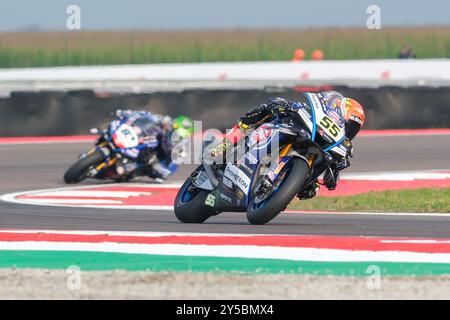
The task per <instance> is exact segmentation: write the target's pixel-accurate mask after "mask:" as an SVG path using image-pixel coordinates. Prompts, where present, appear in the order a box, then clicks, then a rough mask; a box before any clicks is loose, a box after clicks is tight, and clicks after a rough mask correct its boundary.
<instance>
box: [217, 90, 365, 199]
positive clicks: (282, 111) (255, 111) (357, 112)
mask: <svg viewBox="0 0 450 320" xmlns="http://www.w3.org/2000/svg"><path fill="white" fill-rule="evenodd" d="M306 94H307V93H304V94H303V95H302V96H301V97H300V101H288V100H286V99H283V98H275V99H271V100H269V101H268V102H267V103H263V104H260V105H257V106H255V107H253V108H252V109H251V110H250V111H248V112H247V113H246V114H245V115H244V116H243V117H241V118H239V122H238V124H237V125H236V126H234V127H233V129H232V130H231V131H230V132H229V133H228V134H227V135H226V137H225V139H224V140H223V141H222V143H221V144H219V145H218V146H216V147H215V148H213V149H212V151H211V155H212V156H213V157H216V156H218V155H220V154H224V153H225V152H226V151H227V150H229V149H230V148H231V147H232V146H233V145H235V144H236V143H237V142H238V141H240V140H241V139H242V138H243V137H244V136H245V132H246V130H247V129H250V128H252V129H254V128H257V127H258V126H259V125H261V124H263V123H264V122H268V121H271V120H272V119H273V118H274V117H276V116H281V117H285V116H288V115H289V113H291V112H296V111H297V110H299V109H300V108H302V107H304V106H308V107H310V108H313V106H312V105H311V102H310V100H309V99H308V98H307V96H306ZM317 95H318V96H320V97H321V99H322V100H320V101H321V103H323V104H324V103H326V104H328V105H330V106H331V108H333V109H335V110H336V111H339V110H341V114H342V116H343V118H344V119H345V136H346V139H345V141H344V145H345V147H346V148H347V155H346V156H345V157H333V162H332V163H331V165H330V168H329V169H328V170H326V171H325V173H324V176H323V184H324V185H325V186H326V187H327V188H328V190H334V189H335V188H336V186H337V183H338V181H339V172H340V171H341V170H343V169H345V168H347V167H348V166H349V165H350V163H349V161H348V158H349V157H352V155H353V147H352V143H351V140H353V139H354V138H355V136H356V135H357V134H358V132H359V130H360V129H361V127H362V126H363V125H364V120H365V115H364V109H363V107H362V106H361V104H360V103H359V102H358V101H356V100H354V99H351V98H347V97H343V96H342V95H341V94H339V93H338V92H335V91H324V92H321V93H318V94H317ZM319 189H320V185H319V183H318V182H317V180H316V181H315V182H314V183H312V184H310V185H309V186H308V187H307V188H306V189H304V190H303V191H301V192H300V193H299V194H298V197H299V198H300V199H301V200H304V199H311V198H313V197H314V196H315V195H316V194H317V192H318V191H319Z"/></svg>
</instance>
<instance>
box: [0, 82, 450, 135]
mask: <svg viewBox="0 0 450 320" xmlns="http://www.w3.org/2000/svg"><path fill="white" fill-rule="evenodd" d="M334 89H335V90H338V91H341V92H342V93H343V94H345V95H347V96H350V97H354V98H356V99H358V100H359V101H361V103H362V104H363V105H364V106H365V109H366V118H367V120H366V125H365V129H414V128H445V127H450V87H441V88H430V87H408V88H402V87H381V88H355V87H343V86H340V87H334ZM298 95H299V90H298V88H297V90H295V89H294V88H277V89H276V90H270V89H266V90H186V91H183V92H156V93H148V94H131V93H130V94H115V95H111V94H102V95H100V94H95V93H94V92H93V91H90V90H83V91H69V92H13V93H12V94H11V96H10V97H6V98H0V136H4V137H5V136H52V135H77V134H87V133H88V130H89V129H90V128H92V127H96V126H103V125H105V124H107V123H108V122H109V121H110V120H111V115H110V114H111V112H113V111H114V110H116V109H117V108H132V109H148V110H151V111H154V112H156V113H164V114H169V115H172V116H176V115H178V114H185V115H188V116H190V117H192V118H193V119H195V120H202V121H203V129H207V128H217V129H220V130H223V129H226V128H231V126H232V125H233V123H234V121H236V119H237V118H238V117H239V116H240V115H242V114H243V113H245V112H246V111H247V110H248V109H249V108H250V107H251V106H253V105H256V104H258V103H261V102H264V101H265V100H267V99H268V98H270V97H275V96H282V97H286V98H288V99H292V100H295V99H296V97H297V96H298Z"/></svg>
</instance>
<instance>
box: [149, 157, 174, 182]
mask: <svg viewBox="0 0 450 320" xmlns="http://www.w3.org/2000/svg"><path fill="white" fill-rule="evenodd" d="M171 174H172V171H171V170H170V169H169V168H167V167H166V166H164V165H163V164H162V163H161V162H160V161H154V162H153V163H152V165H151V168H150V172H149V173H148V176H149V177H150V178H153V179H155V181H156V182H159V183H161V182H163V181H164V180H166V179H167V178H168V177H169V176H170V175H171Z"/></svg>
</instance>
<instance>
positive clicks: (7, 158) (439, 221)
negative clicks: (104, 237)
mask: <svg viewBox="0 0 450 320" xmlns="http://www.w3.org/2000/svg"><path fill="white" fill-rule="evenodd" d="M1 147H2V151H1V153H0V181H1V183H0V194H4V193H9V192H17V191H27V190H34V189H44V188H55V187H62V186H65V185H64V182H63V180H62V176H63V174H64V171H65V170H66V169H67V168H68V167H69V166H70V165H71V164H72V163H73V162H74V161H75V160H76V156H77V155H78V154H79V153H81V152H83V151H86V150H87V149H88V148H90V144H89V143H64V144H61V143H53V144H17V145H14V144H12V145H2V146H1ZM354 147H355V157H354V159H352V161H351V163H352V165H351V167H350V168H348V169H346V172H348V173H350V172H375V171H400V170H432V169H450V161H449V160H448V159H450V136H449V135H430V136H391V137H384V136H378V137H361V138H357V139H356V140H355V142H354ZM193 168H194V166H184V167H182V168H180V170H179V171H178V172H177V173H176V174H175V175H174V176H173V177H171V180H177V181H181V180H183V179H184V178H186V176H187V175H189V173H190V172H191V170H192V169H193ZM98 183H99V181H96V180H87V181H85V182H83V184H98ZM0 228H13V229H47V230H48V229H52V230H105V231H106V230H117V231H160V232H162V231H168V232H213V233H245V234H247V233H248V234H255V233H256V234H308V235H310V234H317V235H360V236H400V237H402V236H404V237H445V238H450V215H449V216H448V217H445V216H410V215H405V216H398V215H395V216H394V215H379V214H373V215H357V214H352V215H346V214H315V213H282V214H280V215H279V216H278V217H277V218H276V219H274V220H273V221H272V222H270V223H269V224H267V225H264V226H253V225H250V224H249V223H248V222H247V219H246V217H245V214H242V213H223V214H220V215H218V216H216V217H212V218H211V219H209V220H208V221H207V222H206V223H204V224H182V223H180V222H178V220H177V219H176V218H175V216H174V214H173V212H171V211H143V210H108V209H91V208H60V207H44V206H28V205H21V204H13V203H6V202H0Z"/></svg>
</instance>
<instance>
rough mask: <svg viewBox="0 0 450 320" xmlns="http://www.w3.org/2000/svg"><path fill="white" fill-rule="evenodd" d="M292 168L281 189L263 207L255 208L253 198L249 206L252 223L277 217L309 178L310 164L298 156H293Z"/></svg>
mask: <svg viewBox="0 0 450 320" xmlns="http://www.w3.org/2000/svg"><path fill="white" fill-rule="evenodd" d="M291 161H293V164H292V168H291V170H290V171H289V172H288V173H287V176H286V177H285V178H284V181H282V183H281V185H280V187H279V189H278V190H277V191H276V193H275V194H274V195H272V196H271V198H270V199H269V200H267V203H265V204H264V205H263V206H262V207H259V208H254V206H255V203H254V199H252V200H251V201H250V203H249V205H248V208H247V219H248V221H249V222H250V223H251V224H265V223H267V222H269V221H270V220H272V219H273V218H275V217H276V216H277V215H278V214H279V213H280V212H281V211H283V210H284V209H285V208H286V207H287V205H288V204H289V203H290V202H291V201H292V199H293V198H294V197H295V195H296V194H297V193H298V192H299V191H300V189H301V188H302V186H303V185H304V184H305V182H306V179H307V178H308V173H309V167H308V164H307V163H306V162H305V161H304V160H302V159H298V158H293V159H292V160H291Z"/></svg>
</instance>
